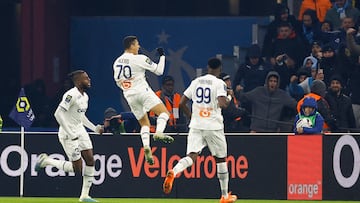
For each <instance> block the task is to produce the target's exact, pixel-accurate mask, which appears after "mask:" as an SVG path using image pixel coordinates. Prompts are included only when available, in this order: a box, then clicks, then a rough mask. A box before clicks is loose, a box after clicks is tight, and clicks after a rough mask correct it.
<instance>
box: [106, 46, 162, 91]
mask: <svg viewBox="0 0 360 203" xmlns="http://www.w3.org/2000/svg"><path fill="white" fill-rule="evenodd" d="M156 69H157V64H156V63H154V62H153V61H152V60H151V59H150V58H149V57H147V56H145V55H142V54H137V55H135V54H132V53H127V52H125V53H123V54H122V55H121V56H120V57H118V58H117V59H116V60H115V62H114V64H113V70H114V80H115V82H116V84H117V86H119V87H120V88H121V89H122V90H123V93H124V96H126V95H133V94H137V93H138V92H137V90H141V89H142V90H143V89H145V88H149V84H148V83H147V81H146V78H145V71H146V70H149V71H151V72H155V71H156Z"/></svg>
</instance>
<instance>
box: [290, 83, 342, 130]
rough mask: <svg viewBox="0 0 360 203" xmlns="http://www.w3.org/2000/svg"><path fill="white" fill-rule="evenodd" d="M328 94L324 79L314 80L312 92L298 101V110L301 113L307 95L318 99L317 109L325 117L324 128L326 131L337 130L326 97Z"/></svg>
mask: <svg viewBox="0 0 360 203" xmlns="http://www.w3.org/2000/svg"><path fill="white" fill-rule="evenodd" d="M325 95H326V85H325V83H324V82H323V81H322V80H314V81H313V82H312V84H311V92H310V93H309V94H306V95H304V97H303V98H302V99H300V100H299V102H298V103H297V107H296V108H297V112H298V113H300V111H301V106H302V104H303V102H304V99H305V98H306V97H312V98H314V99H315V100H316V103H317V110H318V112H319V113H320V114H321V115H322V117H323V118H324V121H325V123H324V127H323V130H324V131H326V132H329V131H333V130H337V125H336V120H335V118H334V117H333V116H332V114H331V111H330V106H329V104H328V102H327V101H326V99H325Z"/></svg>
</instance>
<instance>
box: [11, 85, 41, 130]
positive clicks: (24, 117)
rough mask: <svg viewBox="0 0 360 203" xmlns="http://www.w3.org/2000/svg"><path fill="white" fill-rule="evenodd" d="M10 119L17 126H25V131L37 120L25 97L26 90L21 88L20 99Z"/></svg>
mask: <svg viewBox="0 0 360 203" xmlns="http://www.w3.org/2000/svg"><path fill="white" fill-rule="evenodd" d="M9 117H10V118H11V119H13V120H14V121H15V122H16V123H17V124H19V125H21V126H23V127H24V128H25V129H27V128H29V127H30V126H31V124H32V123H33V121H34V119H35V114H34V112H33V110H32V109H31V106H30V102H29V100H28V98H27V97H26V95H25V91H24V88H21V90H20V93H19V97H18V99H17V101H16V104H15V106H14V108H13V109H12V111H11V112H10V114H9Z"/></svg>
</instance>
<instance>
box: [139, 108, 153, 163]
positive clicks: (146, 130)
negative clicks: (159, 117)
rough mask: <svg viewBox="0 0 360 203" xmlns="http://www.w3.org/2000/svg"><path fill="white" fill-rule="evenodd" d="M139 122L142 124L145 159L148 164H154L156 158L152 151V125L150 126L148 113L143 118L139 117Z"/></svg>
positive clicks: (141, 134) (141, 133)
mask: <svg viewBox="0 0 360 203" xmlns="http://www.w3.org/2000/svg"><path fill="white" fill-rule="evenodd" d="M139 124H140V126H141V129H140V136H141V141H142V143H143V146H144V154H145V160H146V162H147V163H148V164H150V165H153V164H154V159H153V157H152V152H151V147H150V127H149V126H150V121H149V117H148V115H147V114H146V113H145V114H144V116H143V117H142V118H140V119H139Z"/></svg>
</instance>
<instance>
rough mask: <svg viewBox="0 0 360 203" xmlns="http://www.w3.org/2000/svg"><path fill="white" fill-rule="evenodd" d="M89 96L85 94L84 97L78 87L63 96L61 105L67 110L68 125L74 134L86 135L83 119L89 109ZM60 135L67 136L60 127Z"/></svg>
mask: <svg viewBox="0 0 360 203" xmlns="http://www.w3.org/2000/svg"><path fill="white" fill-rule="evenodd" d="M88 101H89V96H88V95H87V94H86V92H84V94H83V95H82V94H81V93H80V92H79V90H78V89H77V88H76V87H73V88H71V89H70V90H68V91H67V92H65V94H64V95H63V98H62V100H61V102H60V104H59V106H61V107H62V108H64V109H66V112H65V115H66V118H67V120H66V124H65V125H68V126H69V129H71V131H72V132H73V133H74V134H77V135H79V134H82V133H86V129H85V127H84V125H83V122H82V118H83V116H85V112H86V110H87V108H88ZM59 135H60V136H66V132H65V130H64V129H63V128H62V127H61V126H60V128H59Z"/></svg>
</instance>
